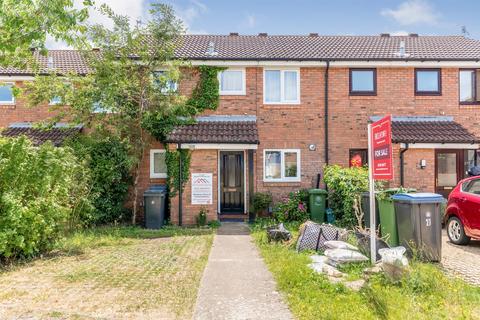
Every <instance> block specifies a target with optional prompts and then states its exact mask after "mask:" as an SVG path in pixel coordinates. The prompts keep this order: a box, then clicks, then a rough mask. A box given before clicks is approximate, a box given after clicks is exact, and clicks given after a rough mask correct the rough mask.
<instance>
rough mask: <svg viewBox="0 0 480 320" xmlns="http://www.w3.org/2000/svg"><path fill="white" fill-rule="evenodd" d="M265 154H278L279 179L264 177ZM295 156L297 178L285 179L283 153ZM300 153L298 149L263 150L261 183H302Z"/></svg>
mask: <svg viewBox="0 0 480 320" xmlns="http://www.w3.org/2000/svg"><path fill="white" fill-rule="evenodd" d="M267 152H280V178H279V179H272V178H267V177H266V170H265V168H266V163H265V160H266V154H267ZM293 152H295V153H296V154H297V176H296V177H285V153H293ZM301 163H302V158H301V152H300V149H263V181H264V182H301V181H302V171H301Z"/></svg>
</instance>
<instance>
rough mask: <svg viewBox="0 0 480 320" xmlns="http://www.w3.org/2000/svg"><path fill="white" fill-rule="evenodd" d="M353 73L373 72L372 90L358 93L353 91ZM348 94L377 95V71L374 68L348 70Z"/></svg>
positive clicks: (358, 91)
mask: <svg viewBox="0 0 480 320" xmlns="http://www.w3.org/2000/svg"><path fill="white" fill-rule="evenodd" d="M355 71H372V72H373V90H372V91H360V90H353V81H352V79H353V78H352V75H353V72H355ZM348 74H349V94H350V95H351V96H376V95H377V69H376V68H350V69H349V72H348Z"/></svg>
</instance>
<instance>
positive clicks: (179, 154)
mask: <svg viewBox="0 0 480 320" xmlns="http://www.w3.org/2000/svg"><path fill="white" fill-rule="evenodd" d="M166 150H167V152H166V154H165V163H166V165H167V173H168V179H167V186H168V190H169V192H170V196H172V197H174V196H175V195H176V194H177V192H178V191H180V188H181V189H182V190H183V187H184V186H185V183H186V182H187V181H188V178H189V175H190V159H191V153H190V150H187V149H181V150H169V149H168V147H167V146H166ZM180 159H181V161H182V177H181V179H180V175H179V173H180V168H179V166H180Z"/></svg>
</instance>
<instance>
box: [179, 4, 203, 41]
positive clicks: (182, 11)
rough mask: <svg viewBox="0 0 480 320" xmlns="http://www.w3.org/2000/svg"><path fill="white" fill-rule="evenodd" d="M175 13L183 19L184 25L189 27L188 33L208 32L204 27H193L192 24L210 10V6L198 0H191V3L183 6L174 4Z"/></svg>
mask: <svg viewBox="0 0 480 320" xmlns="http://www.w3.org/2000/svg"><path fill="white" fill-rule="evenodd" d="M173 8H174V10H175V13H176V14H177V17H179V18H180V19H182V21H183V25H184V27H185V28H186V29H187V33H190V34H206V33H207V32H206V31H205V30H203V29H193V28H192V25H193V24H194V22H195V21H196V20H197V19H198V18H199V17H201V16H202V15H204V14H205V13H207V12H208V7H207V6H206V5H205V4H204V3H202V2H200V1H198V0H190V3H189V4H188V5H187V6H185V7H181V6H178V5H174V7H173Z"/></svg>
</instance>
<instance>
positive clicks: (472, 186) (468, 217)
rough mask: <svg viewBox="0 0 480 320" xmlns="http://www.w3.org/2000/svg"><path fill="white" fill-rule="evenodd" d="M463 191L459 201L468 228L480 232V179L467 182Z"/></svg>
mask: <svg viewBox="0 0 480 320" xmlns="http://www.w3.org/2000/svg"><path fill="white" fill-rule="evenodd" d="M462 189H463V190H462V194H461V195H460V197H459V201H460V206H461V208H462V215H463V218H464V220H465V224H466V227H467V228H470V229H477V230H480V178H478V179H473V180H469V181H467V182H465V183H464V185H463V186H462Z"/></svg>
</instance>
